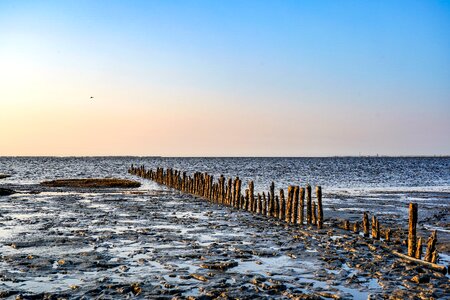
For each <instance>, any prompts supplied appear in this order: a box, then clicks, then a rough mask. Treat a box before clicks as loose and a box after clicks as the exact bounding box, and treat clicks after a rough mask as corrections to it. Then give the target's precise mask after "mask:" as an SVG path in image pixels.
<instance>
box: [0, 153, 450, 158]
mask: <svg viewBox="0 0 450 300" xmlns="http://www.w3.org/2000/svg"><path fill="white" fill-rule="evenodd" d="M40 157H42V158H266V159H267V158H294V159H295V158H322V159H323V158H450V154H445V155H399V156H394V155H353V156H352V155H333V156H158V155H148V156H147V155H80V156H78V155H68V156H59V155H0V158H40Z"/></svg>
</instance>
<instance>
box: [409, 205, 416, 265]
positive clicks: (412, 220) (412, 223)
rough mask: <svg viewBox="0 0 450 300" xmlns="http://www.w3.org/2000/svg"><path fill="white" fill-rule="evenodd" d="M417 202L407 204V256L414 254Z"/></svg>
mask: <svg viewBox="0 0 450 300" xmlns="http://www.w3.org/2000/svg"><path fill="white" fill-rule="evenodd" d="M416 228H417V203H410V204H409V226H408V256H411V257H414V256H415V254H416Z"/></svg>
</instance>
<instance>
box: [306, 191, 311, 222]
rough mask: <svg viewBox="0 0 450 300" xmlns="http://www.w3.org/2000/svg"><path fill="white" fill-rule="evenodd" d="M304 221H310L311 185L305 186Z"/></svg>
mask: <svg viewBox="0 0 450 300" xmlns="http://www.w3.org/2000/svg"><path fill="white" fill-rule="evenodd" d="M306 223H307V224H311V223H312V203H311V186H310V185H309V184H308V185H307V186H306Z"/></svg>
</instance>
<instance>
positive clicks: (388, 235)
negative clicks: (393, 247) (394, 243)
mask: <svg viewBox="0 0 450 300" xmlns="http://www.w3.org/2000/svg"><path fill="white" fill-rule="evenodd" d="M384 239H385V241H386V242H390V241H391V229H390V228H388V229H386V231H385V237H384Z"/></svg>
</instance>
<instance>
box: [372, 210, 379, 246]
mask: <svg viewBox="0 0 450 300" xmlns="http://www.w3.org/2000/svg"><path fill="white" fill-rule="evenodd" d="M372 238H373V239H375V240H379V239H380V223H379V222H378V219H377V217H375V216H373V217H372Z"/></svg>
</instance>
